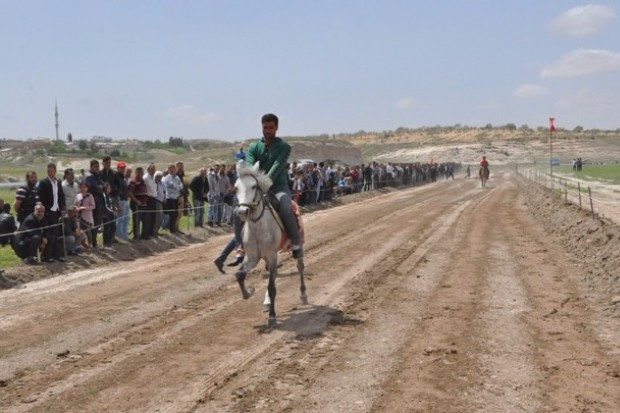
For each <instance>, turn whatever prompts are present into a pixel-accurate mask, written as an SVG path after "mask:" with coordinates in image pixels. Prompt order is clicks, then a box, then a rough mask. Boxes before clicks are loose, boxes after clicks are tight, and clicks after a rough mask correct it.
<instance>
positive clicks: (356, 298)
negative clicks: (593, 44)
mask: <svg viewBox="0 0 620 413" xmlns="http://www.w3.org/2000/svg"><path fill="white" fill-rule="evenodd" d="M470 196H471V195H470ZM469 202H471V201H461V202H454V205H451V206H450V207H449V208H450V209H449V210H448V211H446V210H441V209H433V211H432V212H433V214H432V215H431V214H428V215H427V216H424V217H423V218H422V219H420V223H422V222H431V227H429V228H424V229H422V228H420V227H416V226H415V225H412V227H411V228H407V227H402V226H401V227H399V228H398V229H397V230H395V231H394V233H393V234H392V235H393V237H392V240H398V241H397V242H396V243H394V241H392V242H389V241H388V242H386V244H388V245H389V248H388V249H387V250H386V251H382V252H381V253H380V254H379V255H377V259H375V260H374V262H372V263H366V265H365V267H366V269H365V270H363V272H362V274H361V276H358V277H356V278H355V279H354V280H352V281H354V282H355V284H357V285H358V287H356V288H354V289H353V288H352V287H349V289H340V290H338V291H337V293H338V294H340V295H342V297H336V296H334V298H331V297H330V299H329V301H326V302H325V303H324V304H323V305H324V306H325V308H331V309H332V321H331V323H332V324H333V325H335V326H336V327H332V328H330V329H329V330H325V331H321V332H319V333H320V335H319V337H318V338H317V339H313V337H309V338H306V339H303V340H302V341H301V342H296V343H292V344H290V348H289V349H288V351H287V352H286V355H285V356H283V355H282V354H280V353H278V354H277V355H276V357H277V362H276V361H271V360H265V361H262V362H261V363H260V365H259V366H257V367H256V368H253V369H252V370H251V371H261V372H263V374H264V376H262V377H256V376H254V377H246V376H243V377H239V378H237V380H235V383H232V384H231V386H228V387H227V389H226V390H228V391H230V392H232V393H233V394H237V395H242V400H240V401H239V405H238V406H233V405H232V404H231V403H232V402H230V401H227V400H226V401H224V402H222V400H221V399H220V400H216V401H212V402H207V403H206V404H205V405H204V406H201V407H200V408H199V409H197V411H198V412H207V411H287V409H289V408H292V409H294V410H296V409H300V411H328V410H325V407H326V406H321V405H319V406H316V405H315V406H311V407H308V406H305V407H307V408H304V405H303V404H302V405H300V404H299V402H300V401H299V400H297V399H298V398H299V397H301V396H299V395H298V396H297V397H293V396H292V395H291V393H293V394H295V393H299V394H300V395H302V396H305V397H307V396H308V395H309V394H310V393H311V392H312V390H310V389H308V388H305V387H307V386H308V385H310V386H316V384H315V383H314V381H316V380H319V377H320V375H321V374H322V371H323V369H324V368H325V366H327V365H330V364H332V363H334V362H335V360H334V359H335V358H337V357H338V354H339V351H338V350H339V348H340V347H341V346H343V345H345V342H346V341H349V340H350V339H351V338H350V337H349V335H347V334H344V333H343V332H342V331H341V330H345V332H346V333H350V331H349V330H350V329H351V326H352V325H361V326H362V327H363V326H364V325H365V323H366V322H367V320H368V318H369V317H371V315H372V316H373V317H375V316H376V315H375V314H374V310H372V309H376V308H381V307H382V306H384V305H386V304H389V303H386V300H391V298H392V297H393V296H394V292H395V291H399V290H401V289H402V286H401V285H400V284H401V281H402V278H403V273H406V271H403V269H406V268H409V267H412V266H415V265H416V264H417V262H419V261H420V260H423V258H424V256H425V254H426V253H427V252H428V250H430V249H432V248H433V247H435V246H436V243H437V242H438V241H439V239H440V238H441V237H442V236H444V235H445V233H446V232H447V231H448V230H449V228H450V226H451V225H453V223H454V221H456V220H457V219H458V216H459V215H460V213H461V212H462V211H463V210H464V209H465V208H466V207H467V205H468V203H469ZM412 209H413V208H412ZM405 212H406V213H412V212H416V211H413V210H412V211H408V210H405ZM420 215H423V213H420ZM420 223H418V225H420ZM412 233H414V234H420V233H421V234H422V235H419V238H417V237H413V238H412V236H411V234H412ZM403 239H408V240H409V241H407V242H406V243H405V244H403V243H402V240H403ZM416 245H417V247H416ZM352 262H354V260H352ZM341 266H342V268H340V267H341ZM335 269H340V270H341V271H347V263H346V262H345V263H344V264H340V265H336V266H335ZM355 271H357V269H356V270H355ZM347 296H348V297H347ZM336 302H339V303H342V304H341V305H339V307H340V308H342V309H341V310H335V309H334V308H333V305H334V303H336ZM329 303H331V306H328V304H329ZM345 314H355V315H356V318H355V319H351V318H347V317H345V316H344V315H345ZM402 315H403V314H402V312H401V313H399V314H391V315H389V316H388V317H401V316H402ZM383 317H386V315H385V314H383ZM328 323H330V322H329V321H328ZM380 324H384V325H387V324H388V323H380ZM337 327H338V328H337ZM385 333H386V337H387V339H386V340H384V341H383V343H384V345H383V346H382V348H376V349H374V350H375V351H380V352H382V353H384V354H389V353H390V352H389V351H388V350H389V348H390V347H393V346H394V343H393V342H392V341H391V340H390V339H389V334H387V333H388V332H387V331H385ZM355 336H360V335H358V334H355ZM383 347H387V348H383ZM375 368H376V369H377V368H379V369H381V368H380V367H379V366H376V367H375ZM384 368H388V366H387V364H386V366H384ZM356 371H359V370H356ZM265 377H269V378H277V382H276V383H275V388H274V383H273V381H270V380H265ZM300 377H304V379H303V380H304V383H299V380H300ZM306 382H309V383H306ZM239 383H241V384H239ZM244 383H245V384H244ZM248 383H249V384H248ZM236 386H239V387H236ZM235 387H236V388H235ZM231 388H232V389H231ZM321 392H322V393H324V392H326V389H325V388H322V389H321ZM352 392H355V389H353V388H345V389H342V388H338V393H339V395H337V397H335V398H330V397H329V394H332V393H330V392H329V391H327V393H328V395H327V396H326V397H327V398H328V399H329V401H328V403H330V404H331V405H330V409H333V410H329V411H339V410H338V409H336V408H335V407H334V403H337V401H338V400H342V399H343V394H346V395H347V397H345V398H348V397H350V395H351V394H352ZM356 393H357V394H358V392H356ZM266 395H267V396H266ZM332 395H333V394H332ZM364 396H366V394H364ZM276 400H280V401H282V400H285V401H286V400H289V402H290V403H284V402H281V404H282V405H278V406H274V402H275V401H276ZM349 407H350V406H349ZM345 411H354V410H349V409H347V410H345Z"/></svg>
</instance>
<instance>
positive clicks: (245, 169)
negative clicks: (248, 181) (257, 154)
mask: <svg viewBox="0 0 620 413" xmlns="http://www.w3.org/2000/svg"><path fill="white" fill-rule="evenodd" d="M237 176H238V177H239V178H242V177H244V176H253V177H254V178H256V181H257V182H258V186H259V187H260V189H261V190H262V191H263V192H267V190H268V189H269V188H271V185H272V184H273V182H272V181H271V178H269V175H267V174H266V173H265V172H263V171H261V170H260V169H259V167H258V162H256V163H255V164H254V166H251V165H248V164H246V163H245V161H239V162H238V163H237Z"/></svg>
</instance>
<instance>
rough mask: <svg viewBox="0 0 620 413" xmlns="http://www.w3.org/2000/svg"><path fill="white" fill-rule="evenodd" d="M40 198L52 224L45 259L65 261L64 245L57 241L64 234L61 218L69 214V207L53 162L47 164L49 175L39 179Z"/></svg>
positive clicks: (49, 222) (48, 232) (48, 221)
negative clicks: (62, 249)
mask: <svg viewBox="0 0 620 413" xmlns="http://www.w3.org/2000/svg"><path fill="white" fill-rule="evenodd" d="M39 199H40V200H41V203H42V204H43V206H44V207H45V218H46V219H47V224H48V225H50V227H49V229H48V230H47V248H46V249H45V257H43V261H46V262H53V261H54V260H57V261H61V262H64V261H65V257H64V252H63V253H62V254H61V252H60V249H61V248H59V247H62V245H57V243H56V241H57V240H58V238H60V237H61V236H62V228H61V227H62V221H61V218H62V216H63V215H66V214H67V208H66V205H65V194H64V192H63V190H62V183H61V182H60V181H59V180H58V179H56V165H55V164H53V163H48V164H47V176H46V177H45V178H43V179H41V181H39Z"/></svg>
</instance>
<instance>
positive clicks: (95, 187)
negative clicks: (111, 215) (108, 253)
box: [86, 159, 105, 248]
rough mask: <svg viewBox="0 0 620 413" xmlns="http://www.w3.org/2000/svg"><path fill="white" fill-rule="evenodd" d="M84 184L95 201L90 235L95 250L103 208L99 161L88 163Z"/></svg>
mask: <svg viewBox="0 0 620 413" xmlns="http://www.w3.org/2000/svg"><path fill="white" fill-rule="evenodd" d="M86 183H87V184H88V192H89V193H90V194H91V195H92V196H93V199H94V200H95V209H94V210H93V222H94V225H93V229H92V230H91V233H92V235H93V237H92V238H93V239H92V240H91V242H92V246H93V248H97V233H98V232H99V229H100V228H101V225H102V223H103V209H104V208H105V199H104V197H103V181H102V180H101V173H100V172H99V161H98V160H96V159H93V160H92V161H90V171H89V174H88V175H87V176H86Z"/></svg>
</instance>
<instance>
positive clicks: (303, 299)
mask: <svg viewBox="0 0 620 413" xmlns="http://www.w3.org/2000/svg"><path fill="white" fill-rule="evenodd" d="M300 298H301V303H302V304H308V296H307V295H305V294H304V295H302V296H301V297H300Z"/></svg>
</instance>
